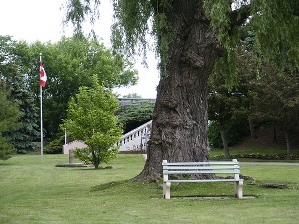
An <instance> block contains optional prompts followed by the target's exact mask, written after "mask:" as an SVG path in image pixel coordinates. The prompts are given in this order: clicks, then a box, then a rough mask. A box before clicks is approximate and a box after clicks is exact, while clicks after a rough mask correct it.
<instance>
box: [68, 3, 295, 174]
mask: <svg viewBox="0 0 299 224" xmlns="http://www.w3.org/2000/svg"><path fill="white" fill-rule="evenodd" d="M113 4H114V12H115V13H114V18H115V23H114V25H113V26H112V40H113V46H114V48H115V50H116V52H120V53H123V54H126V55H128V56H131V55H134V54H136V53H137V54H141V55H145V54H146V51H147V50H148V49H149V48H150V47H152V46H150V45H149V43H148V42H147V40H148V35H151V36H153V37H154V38H153V39H154V40H155V44H156V48H155V49H157V53H158V55H159V56H160V59H161V63H160V71H161V76H160V77H161V79H160V82H159V85H158V87H157V99H156V106H155V110H154V116H153V126H152V134H151V141H150V143H149V150H148V159H147V161H146V164H145V167H144V169H143V171H142V172H141V173H140V174H139V175H138V176H137V177H136V179H142V180H151V179H156V178H159V177H160V176H161V162H162V160H163V159H167V160H169V161H206V160H208V159H209V151H208V145H207V134H206V133H207V121H208V117H207V82H208V77H209V75H210V74H211V73H212V72H213V69H214V68H217V69H216V70H218V71H219V70H222V72H221V73H222V74H227V76H226V77H227V81H228V83H232V81H233V80H234V74H236V73H234V67H236V66H235V65H236V60H235V58H236V56H235V51H234V49H236V47H237V45H238V42H239V37H238V35H239V32H238V30H239V29H238V28H239V27H240V26H242V25H243V24H244V23H251V25H252V28H253V30H254V31H255V33H256V38H257V43H258V44H259V46H260V47H261V50H262V51H263V53H264V55H268V56H271V57H272V59H273V60H275V61H276V62H277V63H278V64H280V65H282V64H283V63H284V59H285V58H288V59H290V60H293V62H297V59H298V58H297V57H298V55H299V54H298V53H299V52H298V51H299V46H298V45H299V41H298V38H299V35H298V31H299V19H298V15H299V3H298V1H297V0H288V1H285V0H113ZM98 7H100V0H93V1H91V0H82V1H80V0H76V1H75V0H68V4H67V7H66V8H67V12H66V13H67V15H66V20H67V21H70V22H72V24H73V25H74V28H75V29H74V30H75V31H76V32H80V31H81V30H82V23H83V22H84V20H85V19H86V18H87V15H89V16H91V21H94V18H96V17H97V16H98V13H97V12H98V11H97V10H96V9H97V8H98ZM216 64H217V66H216ZM294 64H295V63H294Z"/></svg>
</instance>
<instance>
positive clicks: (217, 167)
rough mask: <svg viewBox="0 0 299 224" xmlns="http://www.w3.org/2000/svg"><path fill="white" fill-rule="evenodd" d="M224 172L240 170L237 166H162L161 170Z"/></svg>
mask: <svg viewBox="0 0 299 224" xmlns="http://www.w3.org/2000/svg"><path fill="white" fill-rule="evenodd" d="M222 169H223V170H224V169H240V167H239V166H163V170H222Z"/></svg>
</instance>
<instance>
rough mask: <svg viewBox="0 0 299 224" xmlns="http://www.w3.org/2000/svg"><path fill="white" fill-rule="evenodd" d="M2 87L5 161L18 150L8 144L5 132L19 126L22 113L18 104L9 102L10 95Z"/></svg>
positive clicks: (0, 142) (0, 141) (0, 146)
mask: <svg viewBox="0 0 299 224" xmlns="http://www.w3.org/2000/svg"><path fill="white" fill-rule="evenodd" d="M1 82H2V80H1V81H0V83H1ZM0 87H1V91H0V159H2V160H5V159H9V158H10V155H11V154H14V153H15V152H16V150H15V148H13V147H12V145H11V144H9V143H8V141H7V139H6V138H5V137H4V136H3V132H5V131H8V130H13V129H16V128H17V127H18V126H19V123H18V119H19V117H20V112H19V107H18V104H17V103H16V102H13V101H11V100H9V99H8V93H7V92H6V91H5V89H3V88H2V85H0Z"/></svg>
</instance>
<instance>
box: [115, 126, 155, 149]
mask: <svg viewBox="0 0 299 224" xmlns="http://www.w3.org/2000/svg"><path fill="white" fill-rule="evenodd" d="M151 129H152V121H149V122H147V123H145V124H143V125H141V126H139V127H138V128H135V129H134V130H132V131H130V132H128V133H126V134H124V135H123V136H122V138H121V139H120V140H119V141H118V142H117V143H116V144H117V145H118V146H120V147H119V151H130V150H145V151H146V147H147V141H148V139H149V138H150V133H151Z"/></svg>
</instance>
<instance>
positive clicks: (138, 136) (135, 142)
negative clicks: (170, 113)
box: [63, 121, 152, 154]
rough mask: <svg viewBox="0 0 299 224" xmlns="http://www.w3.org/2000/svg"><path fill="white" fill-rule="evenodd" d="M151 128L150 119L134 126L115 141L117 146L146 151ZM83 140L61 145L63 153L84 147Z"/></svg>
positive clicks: (123, 149) (127, 149) (129, 149)
mask: <svg viewBox="0 0 299 224" xmlns="http://www.w3.org/2000/svg"><path fill="white" fill-rule="evenodd" d="M151 129H152V121H149V122H146V123H145V124H143V125H141V126H139V127H138V128H135V129H134V130H132V131H130V132H128V133H126V134H124V135H123V136H122V137H121V139H120V140H119V141H118V142H117V143H116V145H117V146H119V151H131V150H144V151H146V147H147V141H148V140H149V138H150V133H151ZM86 147H87V145H85V144H84V143H83V142H80V141H73V142H70V143H69V144H65V145H63V154H69V151H70V150H71V149H75V148H86Z"/></svg>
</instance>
